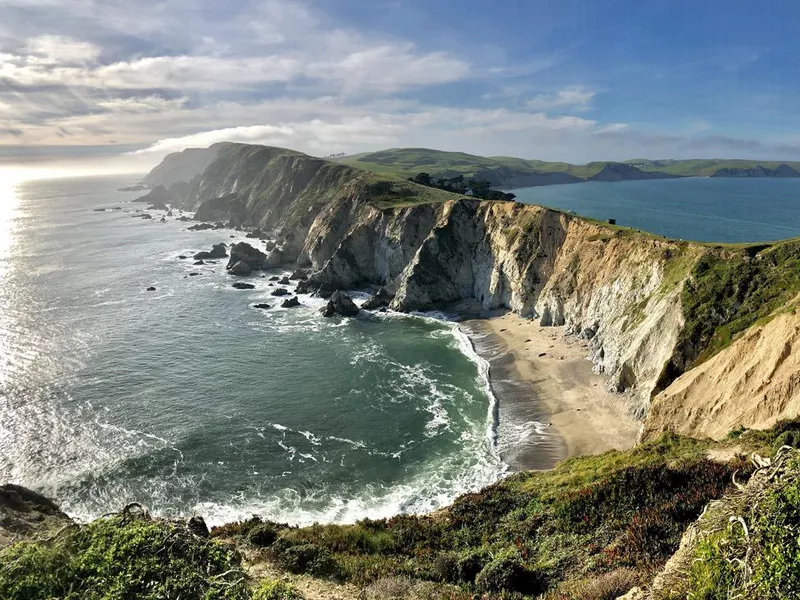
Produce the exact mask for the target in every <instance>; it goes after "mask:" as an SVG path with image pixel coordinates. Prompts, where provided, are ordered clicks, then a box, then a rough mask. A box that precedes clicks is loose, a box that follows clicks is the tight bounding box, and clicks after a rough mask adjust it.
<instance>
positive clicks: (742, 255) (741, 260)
mask: <svg viewBox="0 0 800 600" xmlns="http://www.w3.org/2000/svg"><path fill="white" fill-rule="evenodd" d="M799 292H800V242H798V241H790V242H785V243H781V244H776V245H774V246H770V247H763V246H762V247H750V248H745V249H743V250H742V251H741V252H736V253H732V252H728V251H708V252H707V253H706V254H705V255H704V256H702V257H701V258H700V259H699V260H698V261H697V262H696V263H695V265H694V268H693V270H692V277H691V279H690V280H689V281H688V282H687V284H686V286H685V287H684V290H683V296H682V302H683V314H684V315H685V316H686V326H685V328H684V332H683V340H681V342H682V343H684V344H686V345H687V346H688V347H690V348H693V349H694V351H693V353H692V354H693V358H694V359H696V360H695V364H698V363H700V362H703V361H704V360H706V359H708V358H710V357H711V356H713V355H714V354H716V353H717V352H719V351H720V350H722V349H723V348H724V347H726V346H727V345H728V344H729V343H730V342H731V341H732V340H733V339H734V338H735V336H736V335H737V334H739V333H741V332H743V331H744V330H745V329H747V328H749V327H750V326H752V325H753V324H755V323H757V322H758V321H759V320H766V319H768V318H769V317H770V316H771V315H772V314H773V313H774V312H775V311H776V310H778V309H780V308H782V307H784V306H785V305H787V303H789V301H790V300H792V299H793V298H794V297H795V296H796V295H797V294H798V293H799Z"/></svg>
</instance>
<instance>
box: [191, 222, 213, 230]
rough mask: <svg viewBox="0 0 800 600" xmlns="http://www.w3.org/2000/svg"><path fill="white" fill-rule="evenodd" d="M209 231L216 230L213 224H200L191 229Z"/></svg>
mask: <svg viewBox="0 0 800 600" xmlns="http://www.w3.org/2000/svg"><path fill="white" fill-rule="evenodd" d="M207 229H214V226H213V225H212V224H211V223H198V224H197V225H192V226H191V227H189V231H205V230H207Z"/></svg>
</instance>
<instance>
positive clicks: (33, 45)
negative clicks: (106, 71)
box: [22, 35, 100, 65]
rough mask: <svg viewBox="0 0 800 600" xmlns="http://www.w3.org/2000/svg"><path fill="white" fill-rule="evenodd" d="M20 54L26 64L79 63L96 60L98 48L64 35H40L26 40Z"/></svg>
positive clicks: (98, 54) (98, 53)
mask: <svg viewBox="0 0 800 600" xmlns="http://www.w3.org/2000/svg"><path fill="white" fill-rule="evenodd" d="M22 55H23V56H24V60H25V61H26V62H27V63H28V64H34V65H76V64H77V65H80V64H85V63H89V62H92V61H94V60H96V59H97V58H98V57H99V56H100V48H99V47H98V46H96V45H94V44H91V43H89V42H84V41H81V40H76V39H73V38H70V37H66V36H58V35H41V36H39V37H34V38H30V39H29V40H28V43H27V45H26V46H25V48H24V51H23V52H22Z"/></svg>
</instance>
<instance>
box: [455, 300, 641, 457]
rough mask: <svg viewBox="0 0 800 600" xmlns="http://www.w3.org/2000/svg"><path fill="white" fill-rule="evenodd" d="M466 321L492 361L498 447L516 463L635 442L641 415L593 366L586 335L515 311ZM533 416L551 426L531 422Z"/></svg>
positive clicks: (482, 352) (479, 347) (475, 341)
mask: <svg viewBox="0 0 800 600" xmlns="http://www.w3.org/2000/svg"><path fill="white" fill-rule="evenodd" d="M460 326H461V328H462V330H463V331H464V332H465V333H467V334H468V335H469V336H470V339H472V342H473V344H474V345H475V349H476V351H477V352H478V354H479V355H481V356H482V357H484V358H485V359H486V360H488V361H489V364H490V371H489V373H490V379H491V382H492V389H493V391H494V394H495V396H496V397H497V398H498V404H499V430H498V439H499V442H500V444H499V448H500V452H501V455H502V456H503V458H504V460H505V461H506V462H507V463H508V464H509V466H510V467H511V468H512V469H514V470H521V469H546V468H551V467H552V466H553V465H554V464H555V462H557V461H558V460H562V459H564V458H569V457H573V456H585V455H590V454H599V453H602V452H606V451H608V450H612V449H616V450H622V449H627V448H631V447H633V446H634V445H635V443H636V439H637V437H638V435H639V431H640V429H641V423H640V422H639V421H636V420H635V419H633V418H632V417H631V416H630V415H628V414H627V412H626V408H625V399H624V398H623V397H621V396H620V395H619V394H614V393H613V392H610V391H608V390H607V389H606V378H605V377H604V376H603V375H598V374H595V373H593V372H592V363H591V362H590V361H589V360H587V355H588V353H589V349H588V346H587V343H586V341H584V340H579V339H577V338H575V337H573V336H565V335H564V328H563V327H541V326H540V325H539V324H538V322H537V321H534V320H531V319H524V318H521V317H520V316H518V315H516V314H513V313H506V314H503V315H499V316H493V317H489V318H482V319H470V320H467V321H463V322H462V323H461V324H460ZM534 421H535V422H539V423H542V424H544V425H545V427H543V428H537V429H535V430H534V428H533V427H532V426H530V425H529V426H527V430H526V425H525V424H526V423H532V422H534ZM515 429H516V431H515Z"/></svg>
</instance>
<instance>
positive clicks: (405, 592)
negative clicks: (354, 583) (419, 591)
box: [364, 577, 414, 600]
mask: <svg viewBox="0 0 800 600" xmlns="http://www.w3.org/2000/svg"><path fill="white" fill-rule="evenodd" d="M413 589H414V580H413V579H411V578H410V577H383V578H382V579H378V580H377V581H374V582H373V583H371V584H369V585H368V586H367V587H366V588H364V599H365V600H404V599H405V598H407V597H408V596H409V595H410V594H411V591H412V590H413Z"/></svg>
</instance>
